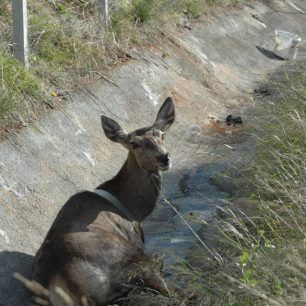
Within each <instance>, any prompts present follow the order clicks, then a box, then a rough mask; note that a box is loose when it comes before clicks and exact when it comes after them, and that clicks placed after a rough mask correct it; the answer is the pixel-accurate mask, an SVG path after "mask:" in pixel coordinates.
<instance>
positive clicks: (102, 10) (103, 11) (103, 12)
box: [97, 0, 109, 24]
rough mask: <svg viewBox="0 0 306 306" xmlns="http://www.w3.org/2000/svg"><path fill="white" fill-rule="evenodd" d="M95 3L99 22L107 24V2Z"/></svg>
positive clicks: (99, 0) (105, 0) (103, 0)
mask: <svg viewBox="0 0 306 306" xmlns="http://www.w3.org/2000/svg"><path fill="white" fill-rule="evenodd" d="M97 2H98V3H97V4H98V10H99V14H100V19H101V22H102V23H104V24H108V21H109V15H108V0H97Z"/></svg>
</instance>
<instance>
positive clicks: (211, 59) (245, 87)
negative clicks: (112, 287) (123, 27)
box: [0, 0, 306, 305]
mask: <svg viewBox="0 0 306 306" xmlns="http://www.w3.org/2000/svg"><path fill="white" fill-rule="evenodd" d="M268 3H269V4H268V5H264V4H261V3H252V4H251V5H245V6H243V7H242V8H232V9H229V10H228V11H226V12H218V13H216V14H215V15H211V16H210V18H209V19H208V20H206V21H203V22H201V23H199V24H198V25H197V26H195V27H194V29H192V30H188V29H178V31H177V32H175V33H169V32H167V33H164V35H162V36H161V38H160V41H159V43H158V44H156V45H152V46H151V47H150V48H146V49H135V50H132V51H131V54H132V56H133V59H132V60H130V62H129V63H127V64H126V65H124V66H121V67H119V68H117V69H116V71H114V74H113V76H112V80H113V82H114V83H111V82H105V81H103V82H102V81H101V82H97V83H95V84H92V85H90V86H87V87H85V86H84V88H83V92H82V93H78V94H73V95H72V96H71V99H70V100H69V101H68V102H66V103H65V104H63V105H62V106H61V107H60V108H58V109H57V110H53V111H51V112H50V113H49V114H47V115H46V116H44V117H43V118H41V119H40V120H39V121H38V122H35V123H33V124H31V125H30V126H28V127H26V128H24V129H22V130H21V131H20V132H19V133H18V134H15V135H11V136H10V137H9V138H8V139H7V140H6V141H3V142H2V143H1V146H0V203H1V204H0V247H1V253H0V305H26V303H25V301H24V299H25V292H24V291H23V288H22V287H21V286H20V285H19V284H17V282H15V281H14V280H13V278H12V273H13V272H15V271H18V272H20V273H23V274H28V273H29V271H30V264H31V260H32V256H33V255H34V253H35V252H36V250H37V249H38V247H39V245H40V243H41V242H42V240H43V238H44V236H45V234H46V232H47V230H48V228H49V226H50V224H51V223H52V221H53V219H54V217H55V215H56V214H57V211H58V210H59V208H60V207H61V205H62V204H63V203H64V202H65V201H66V200H67V199H68V198H69V197H70V196H71V195H72V194H74V193H75V192H77V191H80V190H84V189H88V190H93V189H94V188H95V187H96V186H97V185H98V184H100V183H101V182H102V181H104V180H106V179H107V178H109V177H111V176H113V175H114V174H115V173H116V172H117V171H118V170H119V168H120V166H121V164H122V163H123V161H124V159H125V157H126V152H125V151H124V149H123V148H122V147H120V146H119V145H116V144H113V143H111V142H110V141H108V140H107V139H106V138H105V137H104V135H103V133H102V128H101V124H100V115H101V114H106V115H108V116H110V117H114V118H116V119H117V120H118V121H119V122H120V123H121V124H122V126H124V127H126V128H127V129H129V130H133V129H135V128H137V127H141V126H146V125H148V123H151V122H153V120H154V118H155V115H156V111H157V109H158V107H159V105H160V103H161V102H162V101H164V98H165V97H166V96H169V95H170V96H172V97H173V99H174V101H175V103H176V108H177V121H176V124H175V126H174V128H173V129H171V131H170V132H169V135H168V139H167V142H168V147H169V151H170V152H171V154H172V158H173V161H174V165H173V168H172V169H171V171H170V172H168V173H167V174H165V176H164V183H163V197H165V198H167V199H170V200H171V202H172V203H173V204H174V205H175V206H176V207H177V209H178V210H179V211H180V212H181V213H182V214H183V215H184V216H185V217H186V218H188V219H189V220H190V221H191V222H192V224H193V226H194V228H195V229H196V228H197V226H199V224H201V222H203V220H207V219H208V218H211V217H213V215H214V213H215V209H216V205H222V202H224V201H226V199H227V194H226V192H223V193H222V192H220V190H218V189H217V188H216V187H215V186H213V185H212V184H211V183H210V182H211V180H210V178H211V177H213V176H215V175H217V174H218V173H220V172H221V171H223V170H224V169H225V168H226V167H227V162H228V160H229V159H232V158H233V157H236V160H237V165H239V163H240V162H243V160H244V155H245V156H248V155H247V154H246V153H247V152H248V150H249V149H250V146H251V144H249V143H248V140H247V139H241V138H239V137H236V136H235V131H237V132H238V134H239V128H233V129H234V130H233V131H231V130H228V129H227V128H221V129H220V128H219V127H218V126H217V127H216V126H215V125H214V124H213V123H211V121H210V120H209V119H208V117H215V118H223V119H224V118H225V117H226V116H227V115H228V114H230V113H232V114H234V115H239V116H242V118H243V119H244V121H245V122H248V121H251V120H252V118H245V116H244V110H245V109H247V108H248V107H249V106H250V105H253V101H252V99H251V95H250V94H251V93H252V92H253V90H254V89H255V88H256V87H257V86H258V84H259V83H261V82H263V81H264V80H265V78H266V77H267V75H268V74H269V73H270V72H272V71H274V70H275V69H276V68H277V67H279V66H280V65H282V64H283V61H282V60H280V59H279V58H277V57H274V56H273V54H272V53H271V52H269V51H271V50H273V48H274V31H275V30H276V29H282V30H287V31H290V32H293V33H296V34H299V35H300V36H302V37H306V18H305V14H301V13H298V11H297V10H296V9H294V8H293V7H292V6H291V5H288V4H286V3H284V2H283V1H278V0H275V1H269V2H268ZM304 9H305V11H306V7H305V8H304ZM300 56H303V50H301V52H300ZM114 84H116V85H114ZM238 134H237V135H238ZM145 231H146V241H147V245H148V247H149V248H150V249H151V250H154V251H158V252H159V253H160V254H161V253H162V254H165V257H166V258H168V259H169V258H173V256H172V257H171V256H170V255H168V254H173V253H175V254H176V255H177V256H183V255H184V250H186V249H187V247H188V246H189V245H190V241H191V237H192V236H190V234H189V230H188V229H187V228H186V227H185V225H184V224H183V223H182V222H181V220H180V218H179V217H178V216H175V215H174V214H173V211H172V210H171V208H169V207H167V206H166V205H164V204H163V203H161V205H160V207H159V208H158V209H157V210H156V211H155V212H154V213H153V214H152V216H151V217H150V218H148V220H147V221H146V222H145ZM168 252H170V253H168Z"/></svg>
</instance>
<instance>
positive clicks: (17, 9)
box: [12, 0, 29, 68]
mask: <svg viewBox="0 0 306 306" xmlns="http://www.w3.org/2000/svg"><path fill="white" fill-rule="evenodd" d="M12 13H13V53H14V56H15V57H16V58H17V59H18V60H19V61H20V62H21V63H22V64H23V65H24V66H25V67H26V68H27V67H29V59H28V21H27V0H12Z"/></svg>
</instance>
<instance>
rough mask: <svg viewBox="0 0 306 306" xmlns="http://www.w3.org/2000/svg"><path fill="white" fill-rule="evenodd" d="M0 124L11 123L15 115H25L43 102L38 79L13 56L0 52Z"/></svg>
mask: <svg viewBox="0 0 306 306" xmlns="http://www.w3.org/2000/svg"><path fill="white" fill-rule="evenodd" d="M0 88H1V89H0V92H1V96H0V122H4V123H9V122H10V121H11V120H12V119H13V118H12V115H15V114H14V113H20V114H24V113H25V112H27V111H30V110H31V109H33V108H37V107H39V105H38V101H43V99H44V97H43V92H42V88H41V86H40V85H39V83H38V81H37V79H36V78H35V77H34V76H33V74H31V72H30V71H28V70H26V69H25V68H24V67H23V66H22V65H21V64H20V63H19V62H18V61H17V60H16V59H14V58H12V56H10V55H8V54H5V53H1V52H0Z"/></svg>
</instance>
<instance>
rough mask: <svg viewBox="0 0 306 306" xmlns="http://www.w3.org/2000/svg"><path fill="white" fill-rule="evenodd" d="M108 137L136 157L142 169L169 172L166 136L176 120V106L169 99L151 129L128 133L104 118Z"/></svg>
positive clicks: (169, 163)
mask: <svg viewBox="0 0 306 306" xmlns="http://www.w3.org/2000/svg"><path fill="white" fill-rule="evenodd" d="M101 119H102V127H103V130H104V133H105V135H106V137H107V138H108V139H110V140H112V141H114V142H118V143H120V144H122V145H123V146H124V147H125V148H127V149H128V150H129V151H130V152H131V153H132V154H133V155H134V156H135V159H136V161H137V163H138V165H139V167H140V168H142V169H144V170H147V171H156V170H161V171H165V170H168V169H169V168H170V166H171V162H170V158H169V153H168V151H167V150H166V148H165V134H166V132H167V130H168V129H169V128H170V126H171V125H172V123H173V122H174V119H175V110H174V104H173V101H172V99H171V98H167V99H166V100H165V102H164V103H163V105H162V106H161V108H160V109H159V111H158V114H157V117H156V120H155V123H154V124H153V125H152V126H150V127H145V128H141V129H138V130H136V131H134V132H131V133H128V132H126V131H125V130H124V129H123V128H122V127H121V126H120V125H119V124H118V123H117V122H116V121H114V120H113V119H110V118H108V117H106V116H102V118H101Z"/></svg>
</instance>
